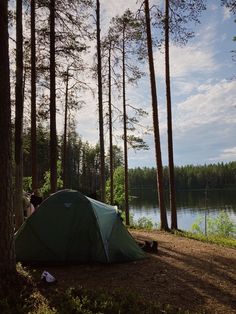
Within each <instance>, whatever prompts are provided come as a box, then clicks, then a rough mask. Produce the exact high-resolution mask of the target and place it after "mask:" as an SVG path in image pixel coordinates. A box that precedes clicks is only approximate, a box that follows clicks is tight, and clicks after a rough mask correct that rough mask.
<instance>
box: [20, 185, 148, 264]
mask: <svg viewBox="0 0 236 314" xmlns="http://www.w3.org/2000/svg"><path fill="white" fill-rule="evenodd" d="M15 248H16V259H17V261H21V262H28V263H35V262H36V263H37V262H65V263H76V262H88V261H96V262H103V263H112V262H122V261H132V260H138V259H142V258H144V252H143V251H142V250H141V248H140V247H139V246H138V245H137V244H136V242H135V240H134V239H133V237H132V236H131V235H130V233H129V232H128V230H127V229H126V227H125V226H124V225H123V223H122V221H121V218H120V216H119V215H118V214H117V212H116V210H115V208H114V207H112V206H109V205H106V204H104V203H101V202H99V201H96V200H94V199H91V198H89V197H86V196H84V195H83V194H81V193H80V192H78V191H74V190H62V191H58V192H56V193H54V194H52V195H51V196H50V197H48V198H47V199H46V200H45V201H44V202H43V203H42V204H41V205H40V206H39V208H38V209H37V210H36V211H35V212H34V213H33V214H32V215H31V216H30V217H29V218H28V219H27V220H26V221H25V222H24V224H23V225H22V226H21V227H20V229H19V230H18V231H17V232H16V234H15Z"/></svg>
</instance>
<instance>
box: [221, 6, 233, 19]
mask: <svg viewBox="0 0 236 314" xmlns="http://www.w3.org/2000/svg"><path fill="white" fill-rule="evenodd" d="M230 18H231V12H230V10H229V8H226V7H223V21H226V20H229V19H230Z"/></svg>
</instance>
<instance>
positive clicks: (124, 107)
mask: <svg viewBox="0 0 236 314" xmlns="http://www.w3.org/2000/svg"><path fill="white" fill-rule="evenodd" d="M124 37H125V27H124V28H123V47H122V79H123V83H122V84H123V86H122V88H123V124H124V163H125V180H124V182H125V223H126V225H129V223H130V221H129V176H128V147H127V115H126V85H125V84H126V82H125V38H124Z"/></svg>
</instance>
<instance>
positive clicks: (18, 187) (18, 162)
mask: <svg viewBox="0 0 236 314" xmlns="http://www.w3.org/2000/svg"><path fill="white" fill-rule="evenodd" d="M15 91H16V92H15V97H16V105H15V192H14V212H15V228H16V229H18V228H19V227H20V226H21V225H22V223H23V221H24V213H23V137H22V133H23V27H22V0H17V1H16V87H15Z"/></svg>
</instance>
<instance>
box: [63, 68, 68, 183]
mask: <svg viewBox="0 0 236 314" xmlns="http://www.w3.org/2000/svg"><path fill="white" fill-rule="evenodd" d="M68 86H69V68H67V73H66V94H65V117H64V139H63V159H62V160H63V188H64V189H65V188H66V187H67V182H66V179H67V168H66V167H67V121H68Z"/></svg>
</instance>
